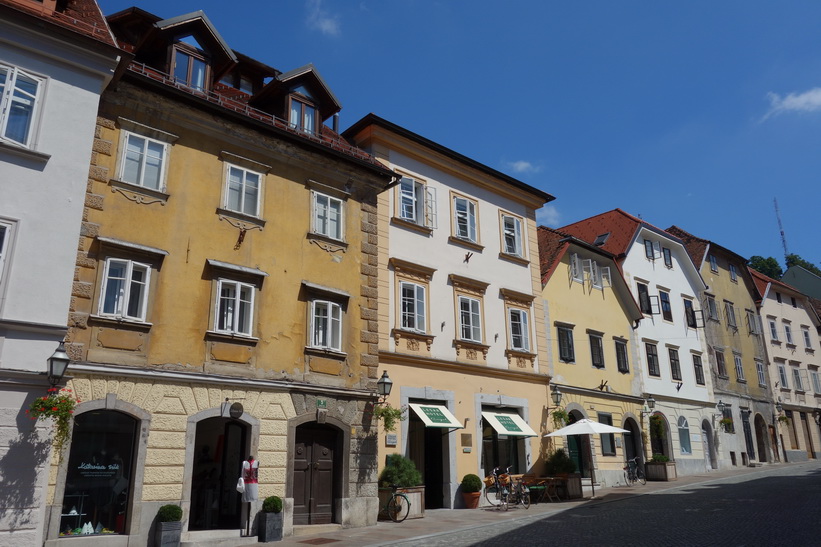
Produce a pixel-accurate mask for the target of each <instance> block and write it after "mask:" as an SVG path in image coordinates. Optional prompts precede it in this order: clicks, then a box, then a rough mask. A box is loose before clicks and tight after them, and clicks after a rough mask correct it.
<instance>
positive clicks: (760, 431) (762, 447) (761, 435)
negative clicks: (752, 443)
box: [753, 414, 770, 462]
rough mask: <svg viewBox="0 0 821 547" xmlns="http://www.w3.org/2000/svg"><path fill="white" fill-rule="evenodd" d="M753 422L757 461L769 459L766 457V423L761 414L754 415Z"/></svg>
mask: <svg viewBox="0 0 821 547" xmlns="http://www.w3.org/2000/svg"><path fill="white" fill-rule="evenodd" d="M753 423H754V424H755V440H756V444H757V445H758V461H760V462H766V461H769V460H770V457H767V437H768V435H767V423H766V422H765V421H764V418H762V417H761V414H756V415H755V419H754V420H753Z"/></svg>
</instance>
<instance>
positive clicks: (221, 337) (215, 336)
mask: <svg viewBox="0 0 821 547" xmlns="http://www.w3.org/2000/svg"><path fill="white" fill-rule="evenodd" d="M205 339H206V340H210V341H218V342H233V343H236V344H243V345H247V346H256V345H257V342H259V338H256V337H254V336H248V335H246V334H234V333H230V332H218V331H215V330H208V331H205Z"/></svg>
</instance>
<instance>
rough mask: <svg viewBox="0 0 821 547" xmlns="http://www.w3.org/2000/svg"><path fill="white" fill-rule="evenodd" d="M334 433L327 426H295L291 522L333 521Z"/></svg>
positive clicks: (323, 522)
mask: <svg viewBox="0 0 821 547" xmlns="http://www.w3.org/2000/svg"><path fill="white" fill-rule="evenodd" d="M336 441H337V433H336V431H334V430H332V429H330V428H324V427H312V426H304V427H299V428H297V431H296V439H295V443H294V524H328V523H331V522H333V505H334V497H335V496H334V490H335V485H336V480H335V478H336V477H335V469H334V454H335V452H336V450H335V449H336Z"/></svg>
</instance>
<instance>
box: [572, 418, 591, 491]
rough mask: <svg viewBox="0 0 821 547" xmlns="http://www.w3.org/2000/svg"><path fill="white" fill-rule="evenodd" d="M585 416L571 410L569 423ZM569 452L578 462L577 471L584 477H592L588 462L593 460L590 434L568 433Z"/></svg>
mask: <svg viewBox="0 0 821 547" xmlns="http://www.w3.org/2000/svg"><path fill="white" fill-rule="evenodd" d="M582 418H584V416H583V415H582V413H581V412H579V411H578V410H571V411H570V413H569V416H568V424H567V425H570V424H574V423H576V422H577V421H578V420H581V419H582ZM566 438H567V453H568V455H569V456H570V459H571V460H573V461H574V462H575V463H576V471H577V472H578V473H581V475H582V477H590V468H589V465H588V463H587V462H590V461H593V460H592V458H591V454H590V435H568V436H567V437H566Z"/></svg>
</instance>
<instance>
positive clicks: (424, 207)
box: [393, 175, 438, 233]
mask: <svg viewBox="0 0 821 547" xmlns="http://www.w3.org/2000/svg"><path fill="white" fill-rule="evenodd" d="M394 192H395V193H394V196H395V199H394V203H395V210H394V216H393V220H394V221H398V222H400V223H402V224H403V225H410V227H413V228H414V229H418V230H420V231H422V232H423V233H430V232H431V231H433V230H434V229H436V228H437V227H438V215H437V208H436V188H434V187H431V186H428V185H427V184H426V183H425V181H423V180H420V179H417V178H415V177H411V176H406V175H405V176H402V178H401V179H400V181H399V184H397V186H396V189H395V191H394Z"/></svg>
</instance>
